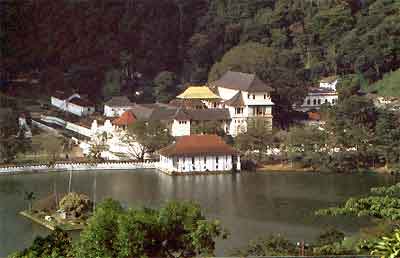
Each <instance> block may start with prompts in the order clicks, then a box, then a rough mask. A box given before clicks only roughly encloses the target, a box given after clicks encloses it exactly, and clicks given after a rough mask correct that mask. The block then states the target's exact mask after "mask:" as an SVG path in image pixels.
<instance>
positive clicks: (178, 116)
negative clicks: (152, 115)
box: [173, 108, 191, 121]
mask: <svg viewBox="0 0 400 258" xmlns="http://www.w3.org/2000/svg"><path fill="white" fill-rule="evenodd" d="M173 119H175V120H180V121H184V120H190V119H191V117H190V115H188V114H187V113H186V111H185V110H183V109H182V108H178V109H177V110H176V112H175V114H174V116H173Z"/></svg>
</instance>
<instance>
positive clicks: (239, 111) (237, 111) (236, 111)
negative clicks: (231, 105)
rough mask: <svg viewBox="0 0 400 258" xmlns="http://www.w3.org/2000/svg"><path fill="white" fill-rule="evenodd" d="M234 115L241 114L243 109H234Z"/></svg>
mask: <svg viewBox="0 0 400 258" xmlns="http://www.w3.org/2000/svg"><path fill="white" fill-rule="evenodd" d="M235 114H243V108H240V107H239V108H235Z"/></svg>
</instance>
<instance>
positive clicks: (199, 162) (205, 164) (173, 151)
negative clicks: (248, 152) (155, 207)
mask: <svg viewBox="0 0 400 258" xmlns="http://www.w3.org/2000/svg"><path fill="white" fill-rule="evenodd" d="M159 154H160V163H159V164H160V165H159V167H160V169H161V170H163V171H165V172H208V171H231V170H232V169H237V170H240V157H239V152H238V151H237V150H236V149H234V148H233V147H232V146H230V145H228V144H226V143H225V142H224V141H223V140H222V138H221V137H219V136H217V135H189V136H182V137H179V138H178V140H177V141H176V142H175V143H173V144H171V145H169V146H167V147H165V148H163V149H161V150H159Z"/></svg>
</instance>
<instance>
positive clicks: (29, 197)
mask: <svg viewBox="0 0 400 258" xmlns="http://www.w3.org/2000/svg"><path fill="white" fill-rule="evenodd" d="M35 199H36V196H35V193H34V192H25V197H24V200H26V201H28V204H29V205H28V210H29V211H32V204H33V201H34V200H35Z"/></svg>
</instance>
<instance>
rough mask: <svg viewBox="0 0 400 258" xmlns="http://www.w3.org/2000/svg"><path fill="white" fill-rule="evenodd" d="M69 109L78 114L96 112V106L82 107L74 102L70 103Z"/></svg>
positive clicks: (85, 114) (83, 114)
mask: <svg viewBox="0 0 400 258" xmlns="http://www.w3.org/2000/svg"><path fill="white" fill-rule="evenodd" d="M67 111H68V112H70V113H72V114H74V115H77V116H87V115H90V114H93V113H94V107H82V106H79V105H76V104H74V103H68V105H67Z"/></svg>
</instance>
